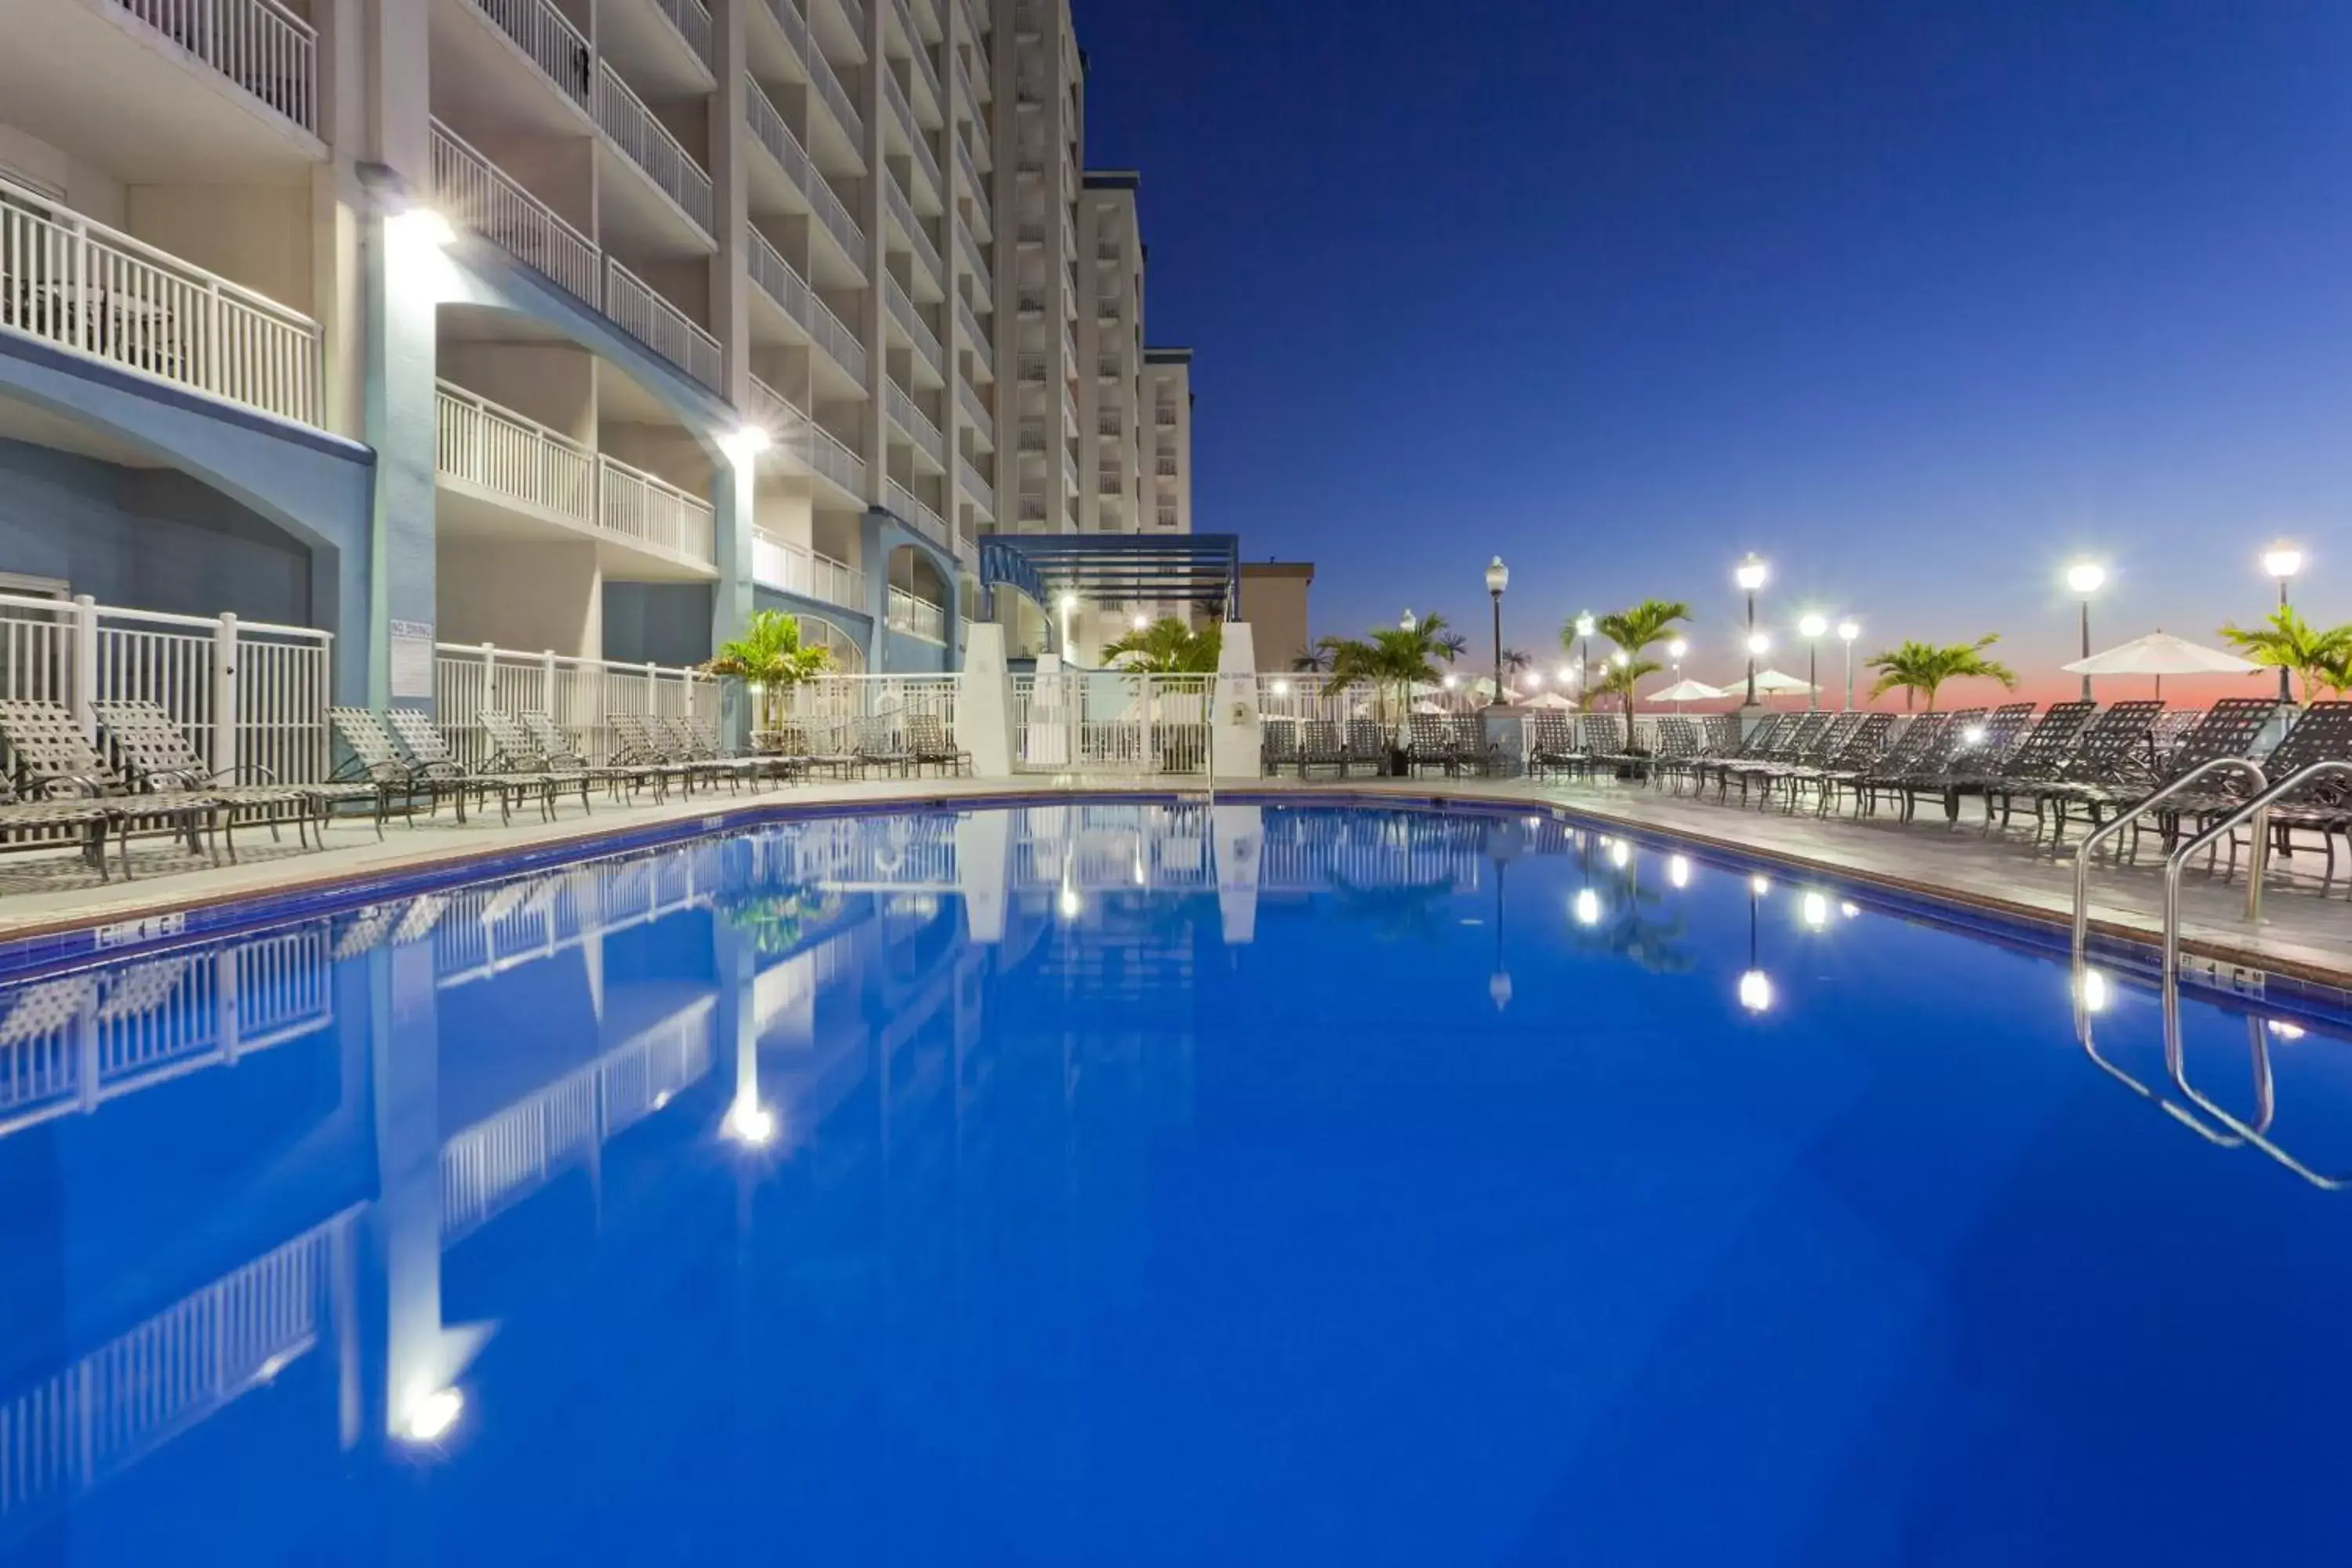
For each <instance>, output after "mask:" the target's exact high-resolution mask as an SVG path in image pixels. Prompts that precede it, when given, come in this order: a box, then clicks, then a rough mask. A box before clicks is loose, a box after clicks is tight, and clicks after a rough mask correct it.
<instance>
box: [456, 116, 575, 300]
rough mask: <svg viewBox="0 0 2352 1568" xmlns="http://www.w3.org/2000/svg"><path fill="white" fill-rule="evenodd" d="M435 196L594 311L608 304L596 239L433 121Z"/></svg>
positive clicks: (465, 223)
mask: <svg viewBox="0 0 2352 1568" xmlns="http://www.w3.org/2000/svg"><path fill="white" fill-rule="evenodd" d="M433 200H434V203H435V205H437V206H438V207H439V208H440V209H441V210H442V211H443V212H444V213H445V214H446V215H447V216H448V217H449V219H450V221H452V222H453V223H457V224H461V225H463V226H466V227H467V228H469V229H471V230H473V231H474V232H475V233H477V234H478V235H480V236H481V237H483V238H485V239H487V240H488V241H489V242H490V243H491V244H493V245H496V246H498V247H499V248H500V249H502V250H505V251H506V252H507V253H508V254H509V255H511V256H512V257H513V258H515V259H516V260H518V261H520V262H521V263H522V264H523V265H524V266H526V267H528V268H530V269H531V270H532V271H534V272H537V273H538V274H539V275H540V276H541V277H542V278H545V279H547V280H548V281H549V282H551V283H553V284H555V285H556V286H557V287H558V288H560V289H563V290H564V291H565V292H567V293H569V294H571V295H572V297H573V298H574V299H576V300H579V301H580V302H581V303H583V304H584V305H586V306H587V307H588V308H589V309H591V310H603V309H604V252H603V251H602V250H601V249H599V248H598V247H597V245H596V242H595V241H594V240H593V239H591V238H589V237H587V236H586V235H584V234H583V233H581V232H580V231H579V230H578V229H576V228H574V227H572V225H570V224H569V223H566V222H565V221H564V220H563V219H562V216H559V215H558V214H557V213H556V211H555V209H554V208H552V207H551V206H549V205H547V204H546V203H544V202H542V201H541V200H540V199H539V198H538V197H537V196H534V195H531V194H530V192H529V191H527V190H525V189H524V188H523V187H522V185H521V184H520V183H519V182H517V181H516V180H515V179H513V178H512V177H511V176H510V175H509V174H507V173H506V171H505V170H503V169H501V168H499V166H498V165H497V164H495V163H491V162H490V161H489V160H488V158H486V157H484V156H483V155H482V154H481V153H478V152H477V151H475V150H474V148H473V147H472V146H471V145H469V144H468V143H467V142H466V141H465V139H464V138H462V137H460V136H459V135H458V134H457V132H454V131H452V130H450V129H449V128H448V127H447V126H446V125H443V124H441V123H440V122H439V121H435V122H434V125H433Z"/></svg>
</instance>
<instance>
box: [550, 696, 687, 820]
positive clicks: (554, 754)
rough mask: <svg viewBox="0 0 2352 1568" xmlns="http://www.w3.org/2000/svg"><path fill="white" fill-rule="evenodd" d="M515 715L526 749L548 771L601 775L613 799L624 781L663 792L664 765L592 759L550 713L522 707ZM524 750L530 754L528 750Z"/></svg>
mask: <svg viewBox="0 0 2352 1568" xmlns="http://www.w3.org/2000/svg"><path fill="white" fill-rule="evenodd" d="M515 719H516V720H517V721H518V722H520V724H521V725H522V728H523V733H524V734H525V735H526V736H528V737H529V742H530V750H535V752H536V753H537V755H538V756H539V757H540V758H541V759H542V760H544V762H545V763H546V765H547V768H548V770H549V771H550V772H553V773H586V774H588V775H589V776H590V777H591V778H595V779H601V780H603V781H604V784H605V786H606V788H607V789H608V790H609V791H610V792H611V794H612V795H613V798H614V799H615V800H618V799H620V798H621V789H622V786H623V785H627V786H629V787H630V788H631V789H635V787H636V786H637V785H640V784H651V785H652V786H653V791H654V798H655V799H656V800H659V799H661V798H662V795H664V793H665V791H664V787H663V786H664V785H665V784H667V782H668V779H669V777H670V774H669V771H668V770H667V769H665V768H660V767H630V766H628V765H627V764H625V763H592V762H590V761H589V760H588V754H587V753H586V752H583V751H582V750H581V749H580V746H579V743H578V742H576V741H574V740H573V739H572V736H571V735H570V734H568V733H566V732H565V731H562V730H560V729H558V728H556V724H555V720H554V719H553V717H552V716H551V715H549V714H546V713H543V712H540V711H538V710H525V711H523V712H520V713H518V714H516V715H515ZM524 754H530V751H528V750H527V751H526V752H525V753H524Z"/></svg>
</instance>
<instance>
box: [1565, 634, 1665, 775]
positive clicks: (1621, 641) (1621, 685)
mask: <svg viewBox="0 0 2352 1568" xmlns="http://www.w3.org/2000/svg"><path fill="white" fill-rule="evenodd" d="M1690 616H1691V611H1690V606H1689V605H1685V604H1684V603H1683V602H1682V601H1681V600H1680V599H1644V600H1643V601H1642V602H1641V603H1640V604H1638V605H1634V606H1633V608H1632V609H1630V610H1619V611H1617V612H1615V613H1614V614H1612V615H1606V616H1601V619H1600V621H1599V622H1598V623H1597V624H1598V629H1599V630H1600V633H1601V636H1602V637H1607V638H1608V639H1609V640H1610V641H1611V642H1613V643H1615V644H1616V645H1617V646H1618V647H1621V648H1622V649H1624V651H1625V654H1626V663H1625V664H1623V665H1622V666H1618V665H1614V664H1612V666H1611V667H1610V671H1611V672H1610V674H1609V676H1608V677H1607V678H1606V679H1603V680H1602V681H1601V690H1603V691H1612V692H1622V694H1623V695H1624V698H1625V744H1626V746H1627V747H1628V748H1629V749H1630V748H1631V747H1632V746H1633V683H1634V682H1635V681H1636V680H1639V679H1642V677H1643V676H1645V675H1655V674H1657V672H1658V671H1659V670H1661V669H1663V668H1665V667H1664V665H1662V664H1660V663H1659V662H1658V661H1657V660H1655V659H1654V658H1643V657H1642V655H1643V652H1644V651H1646V650H1647V649H1648V648H1649V647H1651V646H1652V645H1654V644H1656V643H1661V642H1664V640H1665V639H1666V637H1667V636H1668V634H1670V633H1671V632H1673V630H1674V629H1675V624H1676V623H1677V622H1681V621H1686V620H1689V619H1690ZM1573 629H1574V628H1573V626H1569V627H1563V628H1562V629H1561V632H1560V640H1561V642H1562V643H1565V642H1566V641H1567V640H1568V634H1569V632H1570V631H1572V630H1573Z"/></svg>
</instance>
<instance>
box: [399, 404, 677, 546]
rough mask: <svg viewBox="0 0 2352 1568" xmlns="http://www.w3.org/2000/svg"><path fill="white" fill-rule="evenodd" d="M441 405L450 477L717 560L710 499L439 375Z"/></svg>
mask: <svg viewBox="0 0 2352 1568" xmlns="http://www.w3.org/2000/svg"><path fill="white" fill-rule="evenodd" d="M435 408H436V417H435V435H436V442H435V447H434V464H435V470H436V472H437V473H439V474H440V475H441V476H442V477H443V478H445V479H455V480H458V481H460V482H462V483H465V484H468V485H471V486H473V487H475V488H476V489H481V490H484V491H487V492H488V493H489V494H491V495H495V496H499V497H501V498H503V499H505V500H511V501H514V502H516V503H518V504H520V505H522V506H527V507H530V508H531V509H533V510H537V511H540V512H541V513H544V514H545V515H547V516H550V517H552V518H555V519H557V520H558V521H563V522H567V523H570V524H572V525H573V526H574V527H578V528H583V529H587V530H590V531H593V532H598V533H604V534H609V535H611V536H613V537H614V538H616V539H625V540H628V541H630V542H633V543H637V544H646V545H651V546H654V547H655V548H656V549H660V550H664V551H667V552H669V553H671V554H673V555H681V556H684V557H686V558H687V559H688V560H691V561H695V562H698V563H700V564H703V565H706V566H708V565H709V564H710V563H711V561H712V559H713V554H712V550H713V533H712V526H711V510H710V504H709V502H708V501H705V500H701V499H700V498H699V497H697V496H693V495H689V494H688V492H686V491H685V490H682V489H678V488H677V486H676V485H673V484H670V483H668V482H667V481H666V480H663V479H656V478H655V477H654V476H653V475H651V474H648V473H645V472H643V471H641V470H639V469H636V468H631V467H629V466H628V465H627V464H625V463H622V462H617V461H615V460H614V459H613V458H605V457H599V456H598V455H597V454H596V453H594V452H593V451H591V450H589V449H588V447H585V446H583V445H582V444H581V443H580V442H577V441H574V440H572V438H571V437H567V436H564V435H562V434H561V433H560V432H558V431H555V430H551V429H550V428H549V427H548V426H544V425H541V424H540V423H539V422H538V421H537V420H534V419H527V418H525V417H524V416H521V415H520V414H517V413H515V412H513V411H512V410H511V409H507V408H501V407H499V405H497V404H494V403H491V402H489V401H488V399H486V398H483V397H480V396H478V395H475V394H473V393H471V392H468V391H467V390H466V389H465V388H464V387H462V386H455V385H452V384H449V383H448V382H446V381H445V382H443V383H441V384H440V386H439V391H438V395H437V396H436V399H435Z"/></svg>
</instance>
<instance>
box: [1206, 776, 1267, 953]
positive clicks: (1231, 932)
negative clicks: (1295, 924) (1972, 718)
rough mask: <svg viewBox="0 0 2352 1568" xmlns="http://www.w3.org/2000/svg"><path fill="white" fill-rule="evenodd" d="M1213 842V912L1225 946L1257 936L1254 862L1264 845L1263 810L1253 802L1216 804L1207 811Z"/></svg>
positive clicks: (1238, 944)
mask: <svg viewBox="0 0 2352 1568" xmlns="http://www.w3.org/2000/svg"><path fill="white" fill-rule="evenodd" d="M1209 815H1210V818H1211V820H1212V821H1213V824H1214V826H1215V831H1216V846H1217V851H1216V852H1217V913H1218V916H1219V918H1220V922H1221V923H1222V924H1223V928H1224V938H1225V945H1226V946H1227V947H1244V946H1247V945H1248V944H1249V943H1250V942H1255V941H1256V940H1257V877H1258V864H1259V861H1260V860H1261V858H1263V857H1262V855H1261V853H1260V851H1261V850H1262V849H1263V848H1264V847H1265V814H1264V813H1263V812H1261V811H1260V810H1259V809H1258V808H1257V807H1256V806H1254V805H1220V806H1217V807H1215V808H1214V809H1213V810H1212V811H1211V812H1210V814H1209Z"/></svg>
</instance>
